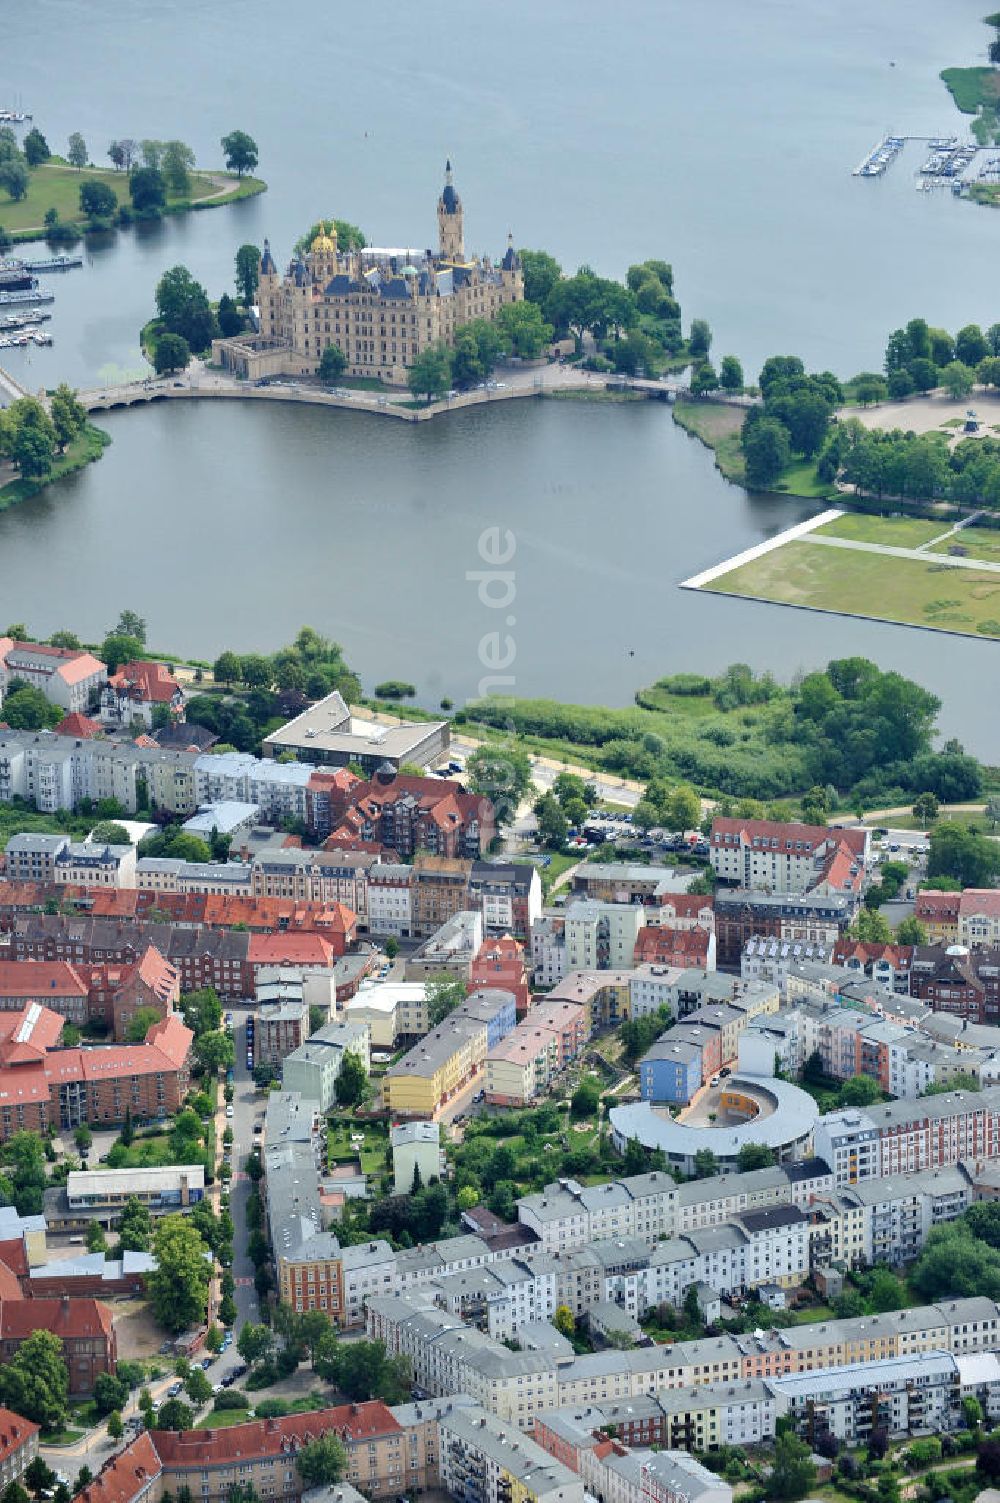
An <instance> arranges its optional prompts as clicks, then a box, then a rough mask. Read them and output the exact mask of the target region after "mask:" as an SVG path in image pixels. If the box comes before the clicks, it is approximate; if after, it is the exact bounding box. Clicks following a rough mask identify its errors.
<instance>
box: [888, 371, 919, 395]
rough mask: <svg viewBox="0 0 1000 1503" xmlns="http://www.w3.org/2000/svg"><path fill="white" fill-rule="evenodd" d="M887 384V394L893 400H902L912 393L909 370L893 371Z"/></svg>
mask: <svg viewBox="0 0 1000 1503" xmlns="http://www.w3.org/2000/svg"><path fill="white" fill-rule="evenodd" d="M888 384H889V396H890V398H891V400H892V401H893V402H902V401H904V400H905V398H906V397H908V396H910V395H912V393H913V389H914V387H913V377H912V376H911V375H910V373H909V371H906V370H900V371H893V372H892V374H891V375H890V376H889V383H888Z"/></svg>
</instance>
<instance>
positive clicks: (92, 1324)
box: [0, 1299, 112, 1341]
mask: <svg viewBox="0 0 1000 1503" xmlns="http://www.w3.org/2000/svg"><path fill="white" fill-rule="evenodd" d="M32 1331H52V1332H53V1333H54V1334H55V1335H56V1336H58V1337H59V1338H60V1339H61V1340H63V1341H73V1340H76V1341H79V1340H82V1339H84V1338H86V1339H88V1340H94V1339H95V1338H97V1339H100V1340H103V1341H107V1340H110V1338H111V1334H112V1320H111V1311H110V1310H109V1309H108V1306H107V1305H103V1304H102V1303H101V1301H100V1300H99V1299H26V1300H0V1341H25V1340H26V1339H27V1338H28V1337H29V1336H30V1335H31V1333H32Z"/></svg>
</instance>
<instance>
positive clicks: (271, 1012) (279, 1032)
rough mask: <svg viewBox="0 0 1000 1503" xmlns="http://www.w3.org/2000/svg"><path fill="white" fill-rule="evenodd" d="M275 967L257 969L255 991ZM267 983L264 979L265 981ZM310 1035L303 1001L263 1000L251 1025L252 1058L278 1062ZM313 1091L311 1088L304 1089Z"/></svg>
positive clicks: (307, 1093)
mask: <svg viewBox="0 0 1000 1503" xmlns="http://www.w3.org/2000/svg"><path fill="white" fill-rule="evenodd" d="M276 969H277V968H275V967H266V968H264V967H262V968H261V969H260V970H258V972H257V982H258V992H259V989H260V984H261V978H262V977H263V976H268V975H273V974H274V971H275V970H276ZM265 985H266V983H265ZM308 1036H309V1009H308V1007H307V1006H306V1004H305V1003H304V1002H302V1001H298V1002H296V1001H294V1000H284V1001H280V1002H263V1003H262V1004H261V1006H260V1007H259V1008H258V1011H257V1027H256V1028H255V1029H254V1059H255V1062H256V1063H257V1064H258V1065H280V1064H281V1062H282V1060H283V1059H284V1058H285V1056H286V1055H288V1054H292V1053H293V1052H294V1051H295V1050H296V1049H298V1048H299V1046H300V1045H301V1044H302V1043H303V1042H304V1040H305V1039H306V1038H308ZM305 1094H306V1095H312V1092H308V1091H307V1092H306V1093H305Z"/></svg>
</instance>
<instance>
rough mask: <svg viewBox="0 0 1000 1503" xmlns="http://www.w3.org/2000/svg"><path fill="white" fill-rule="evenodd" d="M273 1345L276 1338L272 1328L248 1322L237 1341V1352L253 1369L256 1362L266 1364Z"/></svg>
mask: <svg viewBox="0 0 1000 1503" xmlns="http://www.w3.org/2000/svg"><path fill="white" fill-rule="evenodd" d="M273 1345H274V1337H273V1336H272V1334H271V1330H270V1327H268V1326H265V1325H259V1326H255V1325H253V1324H251V1322H250V1321H247V1323H246V1325H245V1326H244V1327H243V1329H242V1331H241V1332H240V1334H239V1336H238V1337H237V1339H236V1350H237V1351H238V1352H239V1354H240V1356H241V1357H242V1358H243V1361H244V1362H247V1363H249V1364H250V1366H251V1367H252V1366H253V1364H254V1363H255V1362H266V1361H267V1359H268V1357H269V1356H270V1355H271V1348H272V1346H273Z"/></svg>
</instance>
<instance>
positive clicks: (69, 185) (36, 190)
mask: <svg viewBox="0 0 1000 1503" xmlns="http://www.w3.org/2000/svg"><path fill="white" fill-rule="evenodd" d="M228 176H229V174H227V173H224V172H221V171H220V172H217V173H211V174H209V173H207V172H193V173H192V174H191V190H190V192H189V193H187V194H185V195H184V196H183V198H176V197H174V198H168V199H167V209H168V211H169V210H170V209H171V208H173V207H175V206H177V205H178V204H180V203H190V204H196V203H199V202H201V201H202V200H204V199H208V198H212V197H213V196H214V195H215V194H217V193H219V188H220V186H221V180H222V179H223V178H227V177H228ZM257 181H258V180H257V179H253V178H244V179H243V184H242V185H245V186H247V187H249V186H250V184H251V183H254V182H257ZM86 182H98V183H106V184H107V185H108V187H109V188H112V189H113V190H114V192H115V194H116V196H117V198H118V202H119V203H120V204H121V203H129V202H130V201H131V200H130V199H129V192H128V173H127V172H115V170H114V168H105V167H84V168H83V169H82V170H81V171H79V172H78V171H77V169H76V168H75V167H68V166H66V165H65V163H61V162H43V163H42V165H41V166H40V167H35V168H34V169H33V170H32V172H31V174H30V179H29V183H28V191H27V194H26V195H25V197H24V198H22V199H21V201H20V203H13V202H8V201H6V200H5V201H4V202H3V203H2V204H0V224H3V226H4V228H5V229H7V230H10V231H12V232H13V233H15V234H16V233H17V231H19V230H29V229H37V228H39V227H40V226H42V225H43V224H44V223H45V214H46V210H48V209H55V210H56V212H57V213H58V215H59V218H60V219H62V220H66V221H73V220H77V219H80V218H81V215H80V184H81V183H86ZM242 185H241V184H239V183H238V181H237V179H236V178H235V177H233V179H232V189H233V196H234V197H235V196H237V195H236V190H237V188H238V187H240V186H242ZM256 191H258V192H259V191H260V189H259V188H258V189H257V190H256ZM221 196H222V195H220V198H221ZM239 196H240V197H245V196H246V194H244V193H241V194H240V195H239ZM226 197H227V198H228V197H229V194H228V193H227V194H226Z"/></svg>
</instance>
